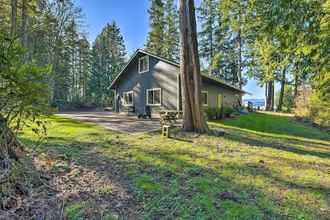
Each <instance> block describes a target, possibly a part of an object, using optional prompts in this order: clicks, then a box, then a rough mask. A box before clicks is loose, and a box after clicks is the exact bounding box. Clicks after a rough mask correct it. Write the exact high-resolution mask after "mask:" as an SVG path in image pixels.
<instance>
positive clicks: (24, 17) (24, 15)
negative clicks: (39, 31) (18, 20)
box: [21, 0, 28, 47]
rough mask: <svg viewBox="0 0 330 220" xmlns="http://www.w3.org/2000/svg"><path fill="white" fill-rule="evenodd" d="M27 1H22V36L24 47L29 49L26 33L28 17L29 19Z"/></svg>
mask: <svg viewBox="0 0 330 220" xmlns="http://www.w3.org/2000/svg"><path fill="white" fill-rule="evenodd" d="M27 16H28V15H27V0H22V25H21V34H22V40H21V41H22V45H23V46H24V47H27V41H28V40H27V37H28V35H27V33H26V31H27V30H26V28H27V22H28V17H27Z"/></svg>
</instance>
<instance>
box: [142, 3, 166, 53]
mask: <svg viewBox="0 0 330 220" xmlns="http://www.w3.org/2000/svg"><path fill="white" fill-rule="evenodd" d="M148 13H149V22H150V31H149V33H148V37H147V42H146V45H145V46H146V48H147V50H148V51H150V52H152V53H155V54H157V55H159V56H162V55H163V54H164V53H165V50H164V36H165V12H164V3H163V1H162V0H150V9H149V10H148Z"/></svg>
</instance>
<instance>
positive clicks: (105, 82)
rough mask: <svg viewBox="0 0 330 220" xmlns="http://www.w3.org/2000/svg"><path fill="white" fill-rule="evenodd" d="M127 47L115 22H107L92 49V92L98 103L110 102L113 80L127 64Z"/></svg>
mask: <svg viewBox="0 0 330 220" xmlns="http://www.w3.org/2000/svg"><path fill="white" fill-rule="evenodd" d="M125 57H126V49H125V45H124V39H123V37H122V35H121V33H120V29H119V27H118V26H117V24H116V23H115V22H112V23H111V24H107V25H106V27H105V28H103V30H102V32H101V33H100V34H99V35H98V36H97V38H96V40H95V42H94V45H93V50H92V75H91V81H90V92H91V96H92V97H93V98H94V102H95V104H97V105H106V104H109V102H110V101H111V100H109V98H110V97H111V95H112V94H111V90H110V88H109V86H110V84H111V82H112V81H113V80H114V79H115V77H116V76H117V74H118V73H119V71H120V70H121V68H122V67H123V65H124V64H125Z"/></svg>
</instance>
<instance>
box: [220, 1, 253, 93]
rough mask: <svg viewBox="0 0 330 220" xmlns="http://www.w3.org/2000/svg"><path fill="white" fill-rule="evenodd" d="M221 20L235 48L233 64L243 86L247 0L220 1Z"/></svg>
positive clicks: (246, 34) (240, 84) (239, 83)
mask: <svg viewBox="0 0 330 220" xmlns="http://www.w3.org/2000/svg"><path fill="white" fill-rule="evenodd" d="M220 7H221V12H222V16H223V21H224V23H225V24H226V26H228V28H229V30H230V32H229V34H230V35H231V36H230V39H231V40H232V43H233V44H234V48H235V50H234V51H235V64H236V74H237V80H238V86H239V88H242V87H243V86H244V77H243V69H244V67H245V63H244V60H243V59H244V44H245V38H246V37H247V36H248V33H247V29H248V22H249V21H250V20H249V19H247V14H248V13H247V11H248V9H249V1H247V0H241V1H237V0H234V1H233V0H222V1H220Z"/></svg>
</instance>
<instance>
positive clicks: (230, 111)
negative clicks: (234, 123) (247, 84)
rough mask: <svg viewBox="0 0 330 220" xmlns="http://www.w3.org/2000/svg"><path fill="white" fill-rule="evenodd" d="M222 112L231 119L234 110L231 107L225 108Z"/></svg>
mask: <svg viewBox="0 0 330 220" xmlns="http://www.w3.org/2000/svg"><path fill="white" fill-rule="evenodd" d="M222 111H223V114H224V116H225V117H230V115H231V114H232V113H233V112H234V109H232V108H230V107H223V109H222Z"/></svg>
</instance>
